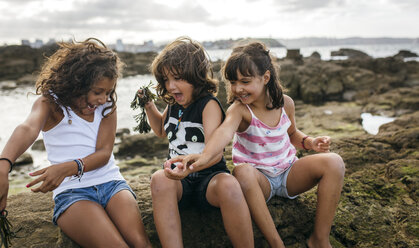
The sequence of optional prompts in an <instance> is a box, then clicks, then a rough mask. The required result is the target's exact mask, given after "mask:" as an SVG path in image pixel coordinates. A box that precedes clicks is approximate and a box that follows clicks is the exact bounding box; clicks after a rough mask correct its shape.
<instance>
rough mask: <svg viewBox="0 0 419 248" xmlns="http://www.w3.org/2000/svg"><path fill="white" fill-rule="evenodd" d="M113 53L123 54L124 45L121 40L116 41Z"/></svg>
mask: <svg viewBox="0 0 419 248" xmlns="http://www.w3.org/2000/svg"><path fill="white" fill-rule="evenodd" d="M115 51H117V52H123V51H125V47H124V43H122V39H117V40H116V44H115Z"/></svg>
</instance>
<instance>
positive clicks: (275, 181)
mask: <svg viewBox="0 0 419 248" xmlns="http://www.w3.org/2000/svg"><path fill="white" fill-rule="evenodd" d="M291 168H292V165H291V166H290V167H289V168H288V169H286V170H285V171H284V172H282V173H281V174H279V175H278V176H276V177H270V176H268V175H266V174H264V173H263V172H262V171H261V172H262V174H263V175H264V176H265V177H266V179H268V181H269V184H270V185H271V194H270V196H269V198H268V200H266V202H268V201H269V200H270V199H271V198H272V197H273V196H275V195H277V196H281V197H285V198H289V199H294V198H296V197H297V196H298V195H295V196H289V195H288V190H287V178H288V174H289V173H290V171H291Z"/></svg>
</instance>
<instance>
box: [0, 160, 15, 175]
mask: <svg viewBox="0 0 419 248" xmlns="http://www.w3.org/2000/svg"><path fill="white" fill-rule="evenodd" d="M0 160H6V161H7V162H9V164H10V170H9V173H10V172H11V171H12V169H13V166H14V164H13V163H12V161H11V160H10V159H8V158H0Z"/></svg>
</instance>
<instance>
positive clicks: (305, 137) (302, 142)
mask: <svg viewBox="0 0 419 248" xmlns="http://www.w3.org/2000/svg"><path fill="white" fill-rule="evenodd" d="M308 137H309V136H308V135H307V136H304V138H303V141H301V144H302V145H303V148H304V150H306V151H308V149H307V148H306V146H305V145H304V141H305V140H306V139H307V138H308Z"/></svg>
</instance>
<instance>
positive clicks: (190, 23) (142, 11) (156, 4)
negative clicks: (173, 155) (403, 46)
mask: <svg viewBox="0 0 419 248" xmlns="http://www.w3.org/2000/svg"><path fill="white" fill-rule="evenodd" d="M418 13H419V1H418V0H260V1H258V0H131V1H130V0H0V44H3V43H8V44H20V41H21V39H29V40H30V41H32V42H33V41H34V40H35V39H36V38H39V39H42V40H44V41H45V42H46V41H48V39H49V38H54V39H56V40H67V39H69V38H71V37H74V38H76V39H77V40H81V39H84V38H87V37H91V36H93V37H97V38H99V39H101V40H103V41H104V42H105V43H108V44H110V43H115V41H116V39H118V38H121V39H122V40H123V42H124V43H142V42H144V41H146V40H154V41H156V42H158V41H168V40H173V39H175V38H176V37H178V36H181V35H188V36H190V37H191V38H193V39H195V40H198V41H204V40H217V39H229V38H233V39H235V38H240V37H255V38H262V37H272V38H299V37H308V36H316V37H329V38H345V37H353V36H361V37H410V38H417V37H419V28H418V24H419V14H418Z"/></svg>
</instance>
